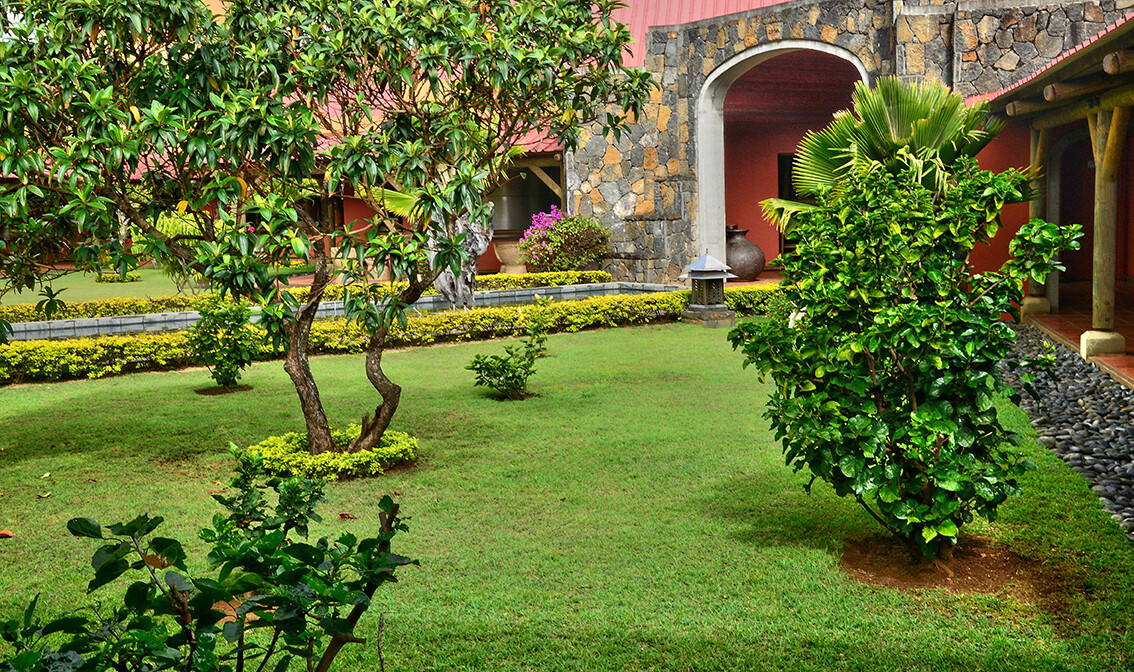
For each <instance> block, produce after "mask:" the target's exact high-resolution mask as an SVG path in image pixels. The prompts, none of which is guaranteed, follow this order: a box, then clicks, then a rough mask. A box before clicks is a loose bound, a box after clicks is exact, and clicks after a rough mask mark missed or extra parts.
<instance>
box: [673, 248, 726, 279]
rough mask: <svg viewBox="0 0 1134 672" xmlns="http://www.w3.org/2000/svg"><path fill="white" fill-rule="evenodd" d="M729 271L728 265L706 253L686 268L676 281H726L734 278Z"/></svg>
mask: <svg viewBox="0 0 1134 672" xmlns="http://www.w3.org/2000/svg"><path fill="white" fill-rule="evenodd" d="M730 270H731V267H730V266H729V265H728V264H726V263H724V262H723V261H721V260H720V259H717V258H716V257H714V256H712V255H711V254H709V253H708V252H706V253H705V254H702V255H701V256H699V257H697V258H696V259H694V260H693V263H691V264H689V265H688V266H686V267H685V273H683V274H682V275H681V276H680V277H679V278H678V279H679V280H685V279H686V278H689V279H692V280H728V279H730V278H735V277H736V276H735V275H733V274H732V273H729V271H730Z"/></svg>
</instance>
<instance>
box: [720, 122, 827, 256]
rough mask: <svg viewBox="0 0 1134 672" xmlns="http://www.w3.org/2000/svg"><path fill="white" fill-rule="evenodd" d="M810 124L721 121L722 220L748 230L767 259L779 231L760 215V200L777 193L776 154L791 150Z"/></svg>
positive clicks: (774, 251) (777, 248)
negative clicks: (722, 126)
mask: <svg viewBox="0 0 1134 672" xmlns="http://www.w3.org/2000/svg"><path fill="white" fill-rule="evenodd" d="M823 124H824V122H823V121H816V122H814V123H812V124H806V123H799V122H796V123H794V124H776V125H772V124H766V123H751V122H740V121H726V123H725V166H726V169H725V220H726V223H727V224H728V225H729V226H739V227H740V228H741V229H744V230H745V231H747V232H748V239H749V240H751V241H752V242H754V243H756V244H757V245H759V246H760V249H762V250H764V254H765V256H767V258H768V261H769V262H771V261H772V260H774V259H775V258H776V257H777V256H779V253H780V234H779V230H778V229H777V228H776V226H775V225H774V224H772V223H771V222H769V221H766V220H765V219H764V215H763V212H762V211H761V209H760V201H762V200H764V199H765V198H776V197H778V196H779V158H778V157H779V155H780V154H790V153H793V152H795V148H796V147H797V146H798V145H799V141H800V140H801V139H802V138H803V135H804V134H805V133H806V132H807V131H808V130H809V129H811V128H813V127H819V128H822V126H823Z"/></svg>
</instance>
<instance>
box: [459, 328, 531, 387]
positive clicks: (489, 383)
mask: <svg viewBox="0 0 1134 672" xmlns="http://www.w3.org/2000/svg"><path fill="white" fill-rule="evenodd" d="M536 357H537V355H536V352H535V350H533V349H532V345H531V343H530V342H529V341H528V340H527V339H524V342H523V344H521V345H505V346H504V354H503V355H477V356H475V357H473V360H472V361H471V362H469V365H468V366H466V367H465V368H466V369H468V370H469V371H472V372H473V373H474V374H476V382H474V383H473V385H474V386H476V387H480V386H484V387H490V388H492V389H493V390H496V393H497V394H499V395H500V396H501V397H503V398H504V399H511V400H513V401H518V400H520V399H525V398H527V396H528V378H531V377H532V374H534V373H535V361H536Z"/></svg>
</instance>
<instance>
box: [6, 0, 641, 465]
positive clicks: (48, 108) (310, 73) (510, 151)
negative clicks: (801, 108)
mask: <svg viewBox="0 0 1134 672" xmlns="http://www.w3.org/2000/svg"><path fill="white" fill-rule="evenodd" d="M618 6H619V3H618V2H616V0H598V2H592V1H590V0H552V1H548V0H478V1H476V2H472V1H471V0H380V1H379V2H367V1H364V0H290V1H289V2H284V3H277V2H268V1H267V0H233V2H231V3H229V4H228V5H227V7H226V16H225V20H224V21H223V22H217V21H215V20H214V17H212V16H211V14H210V13H209V11H208V10H207V9H206V8H205V6H204V5H203V4H202V2H201V1H200V0H139V1H138V2H131V3H123V2H120V1H118V0H60V1H56V0H12V2H10V3H8V7H9V8H10V10H11V12H10V15H6V16H5V18H4V19H3V21H4V25H3V26H0V27H2V28H4V29H5V32H6V33H7V34H8V37H7V38H6V39H4V40H2V41H0V117H2V118H3V120H4V123H3V124H0V174H3V175H5V176H7V177H8V178H9V179H8V180H7V181H5V182H4V183H2V184H0V213H3V216H4V218H5V220H6V222H9V223H10V224H9V227H8V229H7V230H6V231H7V233H6V237H5V238H4V241H5V242H4V243H3V246H2V247H0V271H2V273H0V277H3V278H5V285H4V286H3V287H0V291H3V290H4V289H6V288H7V287H8V286H9V282H10V284H11V285H12V286H15V285H18V286H25V287H26V286H32V285H34V284H36V283H37V282H41V281H42V280H43V268H44V267H43V266H42V262H44V261H45V260H47V259H48V255H54V256H60V252H61V251H63V252H66V253H67V256H69V257H70V259H71V260H73V261H75V262H76V264H77V265H78V267H79V268H95V267H101V266H102V265H104V264H109V265H110V266H112V267H114V268H116V269H119V271H120V272H121V273H125V272H126V271H128V270H130V269H132V268H133V267H134V266H136V264H137V258H138V256H139V255H142V254H144V255H148V256H152V257H154V258H155V259H158V260H160V261H162V262H163V263H165V264H167V265H168V266H170V267H174V268H180V269H184V270H186V271H188V272H194V273H198V274H200V275H202V276H204V277H205V278H206V279H207V280H208V281H209V282H211V283H212V284H213V286H214V287H217V288H218V289H220V290H221V291H222V293H232V294H235V295H238V296H240V297H244V298H246V299H249V300H251V301H254V302H255V303H257V304H259V305H261V306H262V307H263V308H262V312H261V315H260V324H261V325H263V326H264V327H265V329H266V330H267V332H268V334H269V336H270V337H271V340H272V342H273V343H274V344H275V345H276V346H277V347H282V348H287V349H288V352H289V358H288V362H287V364H286V368H287V370H288V372H289V374H291V375H292V378H293V381H294V383H295V386H296V390H297V393H298V394H299V396H300V400H301V404H302V406H303V410H304V415H305V419H306V422H307V429H308V434H309V436H310V438H311V446H312V450H313V452H322V451H325V450H331V449H333V442H332V441H331V436H330V433H329V429H328V426H327V425H328V423H327V422H326V417H325V414H324V413H323V411H322V403H321V401H320V399H319V395H318V387H317V386H316V384H315V381H314V378H313V377H312V376H311V372H310V368H309V366H308V365H307V358H306V351H305V349H306V339H307V334H308V333H309V331H310V326H311V321H312V320H313V319H314V316H315V312H316V310H317V309H318V305H319V302H320V300H321V297H322V293H323V291H324V290H325V289H326V288H327V287H329V286H331V285H332V283H334V282H337V281H341V282H342V283H345V284H346V285H348V288H349V291H347V292H346V294H345V296H344V300H345V302H346V313H347V316H348V317H349V318H351V319H352V320H355V321H357V322H358V323H359V324H360V325H362V326H363V327H364V328H365V329H366V330H367V331H368V332H369V333H370V334H372V335H373V342H372V347H371V348H370V349H369V350H368V357H367V376H368V377H369V378H370V379H371V380H372V382H374V383H375V387H376V389H377V390H378V391H379V393H380V394H381V395H382V403H381V404H380V405H379V407H378V408H377V409H376V411H375V418H376V420H375V422H374V423H370V422H364V423H363V424H362V434H361V435H360V437H359V442H357V443H355V444H353V445H352V446H351V448H352V449H366V448H369V447H372V446H373V445H374V444H375V443H376V442H377V441H378V439H379V438H380V436H381V433H382V431H384V430H385V427H386V426H387V424H388V422H389V418H390V416H392V414H393V412H394V410H395V409H396V405H397V400H398V393H399V392H400V388H399V387H397V386H396V385H394V384H393V383H392V381H389V380H388V379H387V378H386V377H385V375H384V374H383V373H382V372H381V363H380V354H381V352H382V349H383V347H384V339H385V334H386V332H387V330H388V329H389V327H390V326H391V324H393V323H395V322H399V323H404V321H405V311H406V309H407V308H408V306H410V305H412V303H413V302H414V301H416V300H417V298H418V297H420V295H421V293H422V292H423V291H424V290H425V288H427V287H428V286H430V285H431V284H432V282H433V279H434V278H435V277H436V275H437V274H438V273H440V272H441V270H442V269H445V268H456V267H457V266H459V265H460V263H461V262H462V261H463V260H464V257H465V256H466V254H467V253H466V252H465V251H464V249H463V248H462V247H461V242H462V241H461V236H462V234H460V233H459V232H458V229H457V223H458V219H459V218H460V217H461V216H462V215H464V214H468V215H470V216H471V217H472V219H473V220H474V221H482V220H483V219H484V218H486V217H487V216H488V209H487V206H486V205H485V198H484V197H485V195H486V194H487V193H489V192H491V191H492V190H493V189H494V188H495V187H496V186H497V185H498V184H499V183H500V181H501V180H502V179H503V177H504V174H505V170H506V169H507V166H508V164H509V162H510V161H511V160H512V159H514V158H515V157H516V156H517V155H518V154H520V153H521V152H522V149H521V141H522V140H523V139H524V138H525V137H527V136H528V135H529V134H531V133H533V132H541V133H546V134H550V135H553V136H555V137H558V138H559V139H560V141H562V142H563V143H564V144H565V145H566V146H567V147H571V146H573V144H574V143H575V141H576V139H577V138H578V136H579V132H580V129H581V128H582V127H583V126H584V125H589V124H597V125H598V127H599V128H601V129H602V130H604V131H609V132H611V133H613V134H615V135H616V136H617V135H618V134H619V133H620V132H621V129H622V128H624V126H625V125H626V123H627V120H628V119H629V118H631V117H632V116H633V115H635V114H637V113H638V112H640V111H641V106H642V104H643V101H644V100H645V98H646V97H647V94H648V91H649V88H650V87H651V86H652V82H651V80H650V78H649V76H648V74H646V73H645V72H644V71H642V70H640V69H632V68H627V67H625V66H623V65H622V56H623V52H624V51H625V49H626V48H627V46H628V44H629V41H630V34H629V31H628V29H627V28H626V27H625V26H623V25H621V24H618V23H617V22H615V21H614V20H613V19H612V18H611V15H612V12H613V10H614V9H615V8H617V7H618ZM399 195H400V196H399ZM345 196H355V197H359V198H362V199H363V200H365V201H367V202H368V203H369V204H370V205H371V206H372V207H373V208H374V209H375V210H376V211H377V213H378V214H377V215H376V216H375V217H374V218H373V219H371V220H370V221H365V222H343V221H340V219H339V218H338V217H337V215H336V208H335V202H336V199H339V198H342V197H345ZM407 207H409V208H410V210H411V212H412V215H413V216H411V217H408V218H406V219H403V218H402V217H401V216H400V215H404V214H405V212H406V208H407ZM172 214H176V215H177V216H178V217H180V218H182V219H184V218H186V217H188V218H190V219H191V220H192V221H191V222H185V221H182V222H180V223H179V226H177V227H169V226H164V227H163V226H159V223H160V222H162V221H163V220H164V221H168V220H169V218H170V216H171V215H172ZM13 232H14V233H13ZM64 243H65V245H66V246H67V249H64V250H61V249H60V246H61V245H64ZM293 257H299V258H301V259H303V260H306V261H310V262H311V263H313V265H314V268H315V281H314V285H313V286H312V289H311V292H310V294H309V295H308V298H307V299H306V300H305V301H302V302H301V301H298V300H296V299H295V298H294V296H292V295H291V294H289V293H287V292H284V291H282V289H281V287H280V285H279V284H278V283H277V276H278V274H277V273H276V269H278V268H279V267H282V266H288V265H289V264H290V263H291V260H292V258H293ZM383 266H389V267H390V268H391V269H392V271H393V273H394V275H395V276H396V278H398V279H400V280H403V281H405V282H406V287H405V289H404V290H402V291H401V292H399V293H398V294H397V295H395V296H384V297H376V296H375V295H374V294H373V293H372V292H371V291H370V290H369V285H370V280H369V278H370V274H369V269H374V268H382V267H383Z"/></svg>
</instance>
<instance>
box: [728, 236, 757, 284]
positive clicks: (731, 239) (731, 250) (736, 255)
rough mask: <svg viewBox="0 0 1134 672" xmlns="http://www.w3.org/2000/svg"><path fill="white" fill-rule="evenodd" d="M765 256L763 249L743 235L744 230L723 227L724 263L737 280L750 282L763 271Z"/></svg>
mask: <svg viewBox="0 0 1134 672" xmlns="http://www.w3.org/2000/svg"><path fill="white" fill-rule="evenodd" d="M766 261H767V258H766V257H765V256H764V250H761V249H760V246H759V245H757V244H756V243H754V242H752V241H751V240H748V238H746V237H745V235H744V231H741V230H740V229H738V228H735V227H731V226H730V227H726V228H725V263H726V264H728V265H729V266H730V267H731V268H732V273H733V275H735V276H736V280H737V282H752V281H753V280H755V279H756V278H759V277H760V274H761V273H763V272H764V264H765V262H766Z"/></svg>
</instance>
